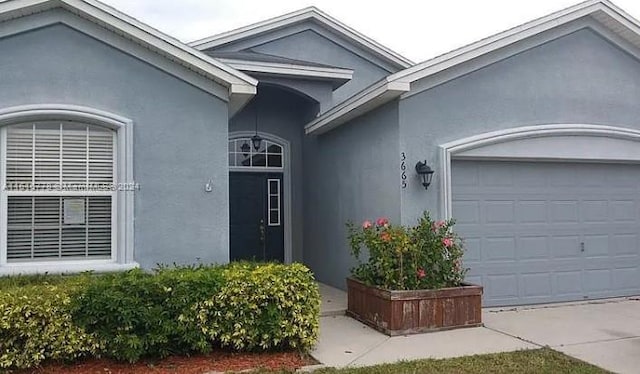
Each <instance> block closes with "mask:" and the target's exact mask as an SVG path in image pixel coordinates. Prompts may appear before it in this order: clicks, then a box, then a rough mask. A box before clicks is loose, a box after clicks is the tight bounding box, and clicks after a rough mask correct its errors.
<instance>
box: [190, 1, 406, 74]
mask: <svg viewBox="0 0 640 374" xmlns="http://www.w3.org/2000/svg"><path fill="white" fill-rule="evenodd" d="M306 20H313V21H315V22H316V23H318V24H320V25H322V26H323V27H325V28H327V29H329V30H331V31H333V32H334V33H336V34H338V35H340V36H342V37H343V38H345V39H347V40H350V41H352V42H353V43H354V44H356V45H358V46H359V47H361V48H363V49H364V50H366V51H369V52H371V53H373V54H374V55H375V56H377V57H379V58H381V59H383V60H384V61H387V62H389V63H391V64H392V65H394V66H397V67H398V68H407V67H409V66H412V65H413V62H412V61H411V60H409V59H407V58H406V57H403V56H401V55H400V54H398V53H396V52H394V51H392V50H390V49H389V48H387V47H385V46H383V45H382V44H380V43H378V42H376V41H375V40H373V39H371V38H369V37H367V36H365V35H363V34H361V33H359V32H358V31H356V30H354V29H352V28H351V27H349V26H347V25H345V24H343V23H342V22H340V21H338V20H337V19H335V18H333V17H331V16H329V15H328V14H326V13H324V12H323V11H321V10H320V9H318V8H316V7H313V6H312V7H307V8H304V9H300V10H298V11H295V12H291V13H288V14H284V15H281V16H278V17H274V18H271V19H268V20H265V21H262V22H258V23H254V24H251V25H248V26H244V27H241V28H238V29H235V30H231V31H227V32H224V33H221V34H217V35H213V36H210V37H208V38H204V39H200V40H196V41H193V42H191V43H189V45H190V46H192V47H194V48H197V49H199V50H204V49H209V48H215V47H218V46H221V45H224V44H228V43H232V42H234V41H237V40H240V39H245V38H249V37H252V36H255V35H260V34H264V33H267V32H270V31H273V30H277V29H282V28H284V27H287V26H290V25H294V24H297V23H301V22H304V21H306Z"/></svg>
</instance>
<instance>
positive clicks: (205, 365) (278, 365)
mask: <svg viewBox="0 0 640 374" xmlns="http://www.w3.org/2000/svg"><path fill="white" fill-rule="evenodd" d="M315 363H316V362H315V361H314V360H313V359H312V358H311V357H309V356H308V355H305V354H301V353H299V352H275V353H235V352H226V351H215V352H212V353H209V354H206V355H195V356H191V357H186V356H170V357H167V358H165V359H162V360H141V361H139V362H137V363H135V364H128V363H123V362H116V361H111V360H105V359H87V360H83V361H79V362H75V363H71V364H60V363H46V364H44V365H42V366H41V367H39V368H33V369H27V370H15V371H12V372H11V373H14V374H146V373H152V374H169V373H171V374H173V373H180V374H202V373H208V372H212V371H213V372H215V371H220V372H226V371H242V370H248V369H260V368H262V369H272V370H286V371H292V372H293V371H295V370H296V369H298V368H300V367H303V366H306V365H312V364H315Z"/></svg>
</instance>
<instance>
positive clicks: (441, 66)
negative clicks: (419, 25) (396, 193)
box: [305, 0, 640, 134]
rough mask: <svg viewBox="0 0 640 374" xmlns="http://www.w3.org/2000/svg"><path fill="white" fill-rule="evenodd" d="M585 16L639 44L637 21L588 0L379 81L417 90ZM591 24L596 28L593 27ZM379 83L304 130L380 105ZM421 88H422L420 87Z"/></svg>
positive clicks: (600, 0)
mask: <svg viewBox="0 0 640 374" xmlns="http://www.w3.org/2000/svg"><path fill="white" fill-rule="evenodd" d="M586 17H590V18H591V19H592V20H593V21H594V22H593V23H592V25H593V24H594V23H597V24H598V27H600V26H601V27H603V28H606V29H608V30H610V31H611V33H612V34H614V35H616V36H617V37H616V38H615V40H613V39H614V38H610V39H611V40H612V41H614V42H620V41H625V42H626V43H624V44H625V45H623V48H624V49H625V50H629V48H628V46H634V47H635V48H640V22H638V21H637V20H635V19H634V18H632V17H631V16H629V15H628V14H627V13H625V12H624V11H623V10H621V9H620V8H618V7H617V6H615V5H614V4H612V3H611V2H609V1H608V0H588V1H585V2H583V3H580V4H577V5H574V6H572V7H569V8H566V9H563V10H561V11H559V12H556V13H553V14H550V15H548V16H546V17H542V18H539V19H536V20H534V21H531V22H529V23H526V24H524V25H521V26H518V27H514V28H512V29H510V30H507V31H505V32H502V33H499V34H496V35H493V36H491V37H488V38H485V39H482V40H480V41H478V42H476V43H473V44H470V45H467V46H464V47H462V48H459V49H456V50H454V51H452V52H449V53H446V54H444V55H441V56H438V57H435V58H433V59H431V60H427V61H425V62H422V63H419V64H417V65H414V66H412V67H410V68H408V69H405V70H402V71H399V72H397V73H395V74H391V75H389V76H388V77H386V78H385V79H384V80H382V81H381V82H386V83H404V84H406V85H408V86H409V87H410V90H407V93H400V92H396V93H391V92H389V93H388V95H391V96H393V97H392V99H393V98H396V97H400V96H402V97H407V96H410V95H412V94H413V93H414V92H416V91H417V90H418V87H416V86H415V84H416V82H418V81H419V80H422V79H425V78H427V77H434V76H435V75H436V74H438V73H441V72H450V71H453V70H458V72H457V73H456V74H454V73H450V74H447V75H446V76H444V77H443V78H442V79H440V80H439V81H438V82H436V83H433V84H442V83H445V82H446V81H448V80H451V79H454V78H455V77H457V76H459V74H464V71H461V70H463V69H461V66H463V65H466V64H471V65H473V64H475V65H474V66H472V67H471V68H472V69H478V68H480V67H482V66H486V64H489V63H492V62H495V61H496V59H504V58H506V57H508V56H509V55H512V54H513V53H517V52H516V51H511V52H510V54H507V53H505V54H504V55H501V56H497V57H492V58H485V61H484V62H482V63H480V62H478V61H477V60H479V59H480V58H484V57H486V56H487V55H489V54H492V53H497V52H498V51H499V50H500V51H502V50H503V48H506V47H509V46H512V45H514V44H515V43H518V42H521V41H523V40H525V39H528V38H531V37H534V36H536V35H539V34H541V33H544V32H546V31H549V30H552V29H556V28H559V27H561V26H564V25H567V24H569V23H571V22H574V21H576V20H579V19H581V18H586ZM593 28H594V29H596V27H593ZM574 31H575V30H574ZM379 84H380V82H379V83H378V84H374V85H372V86H370V87H368V88H366V89H364V90H363V92H362V93H361V94H360V95H359V96H354V97H352V98H350V99H348V100H346V101H345V102H344V103H343V104H342V107H343V108H342V110H341V111H340V113H337V112H336V111H334V110H331V111H329V112H327V113H325V114H323V115H321V116H320V117H318V118H316V119H315V120H313V121H311V122H310V123H309V124H307V125H306V126H305V130H306V132H307V133H308V134H311V133H316V134H320V133H322V132H324V131H327V129H324V127H326V128H328V129H332V128H335V127H337V126H339V125H341V124H343V123H345V122H347V121H348V119H350V118H353V116H349V117H346V115H347V113H357V114H358V115H361V114H364V113H366V112H367V111H369V110H371V109H373V108H376V107H377V106H379V105H382V103H384V102H382V103H381V102H376V100H377V98H378V97H379V96H380V95H384V94H387V93H384V92H382V93H380V92H378V93H377V94H375V93H374V91H376V90H378V89H379ZM427 88H428V87H427ZM421 89H426V88H425V87H421ZM362 97H366V98H367V100H362ZM387 101H388V100H387ZM363 107H365V108H363ZM334 109H335V108H334ZM346 118H348V119H346ZM321 129H322V130H321Z"/></svg>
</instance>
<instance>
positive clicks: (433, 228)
mask: <svg viewBox="0 0 640 374" xmlns="http://www.w3.org/2000/svg"><path fill="white" fill-rule="evenodd" d="M445 224H446V222H445V221H442V220H440V221H435V222H434V223H432V224H431V231H438V230H440V228H442V227H443V226H444V225H445Z"/></svg>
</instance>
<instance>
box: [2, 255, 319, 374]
mask: <svg viewBox="0 0 640 374" xmlns="http://www.w3.org/2000/svg"><path fill="white" fill-rule="evenodd" d="M0 287H1V288H0V310H2V311H3V312H2V313H3V314H2V319H1V320H0V368H28V367H33V366H36V365H38V364H40V363H41V362H42V361H44V360H48V359H52V360H65V361H70V360H74V359H77V358H79V357H82V356H95V357H111V358H115V359H117V360H125V361H129V362H134V361H136V360H138V359H140V358H141V357H164V356H167V355H169V354H189V353H192V352H208V351H210V350H211V349H213V348H218V347H223V348H230V349H234V350H272V349H284V348H295V349H300V350H307V349H309V348H311V347H312V346H313V345H314V344H315V342H316V340H317V335H318V321H319V314H320V295H319V291H318V287H317V285H316V283H315V281H314V278H313V275H312V273H311V271H310V270H309V269H307V268H306V267H305V266H304V265H301V264H292V265H281V264H255V263H233V264H229V265H224V266H198V267H173V268H160V269H157V270H155V271H154V272H152V273H147V272H144V271H142V270H131V271H128V272H125V273H114V274H106V275H100V276H91V275H82V276H75V277H44V278H42V277H41V278H35V279H34V278H30V279H13V280H11V279H9V280H8V279H7V278H4V279H2V278H0Z"/></svg>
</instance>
